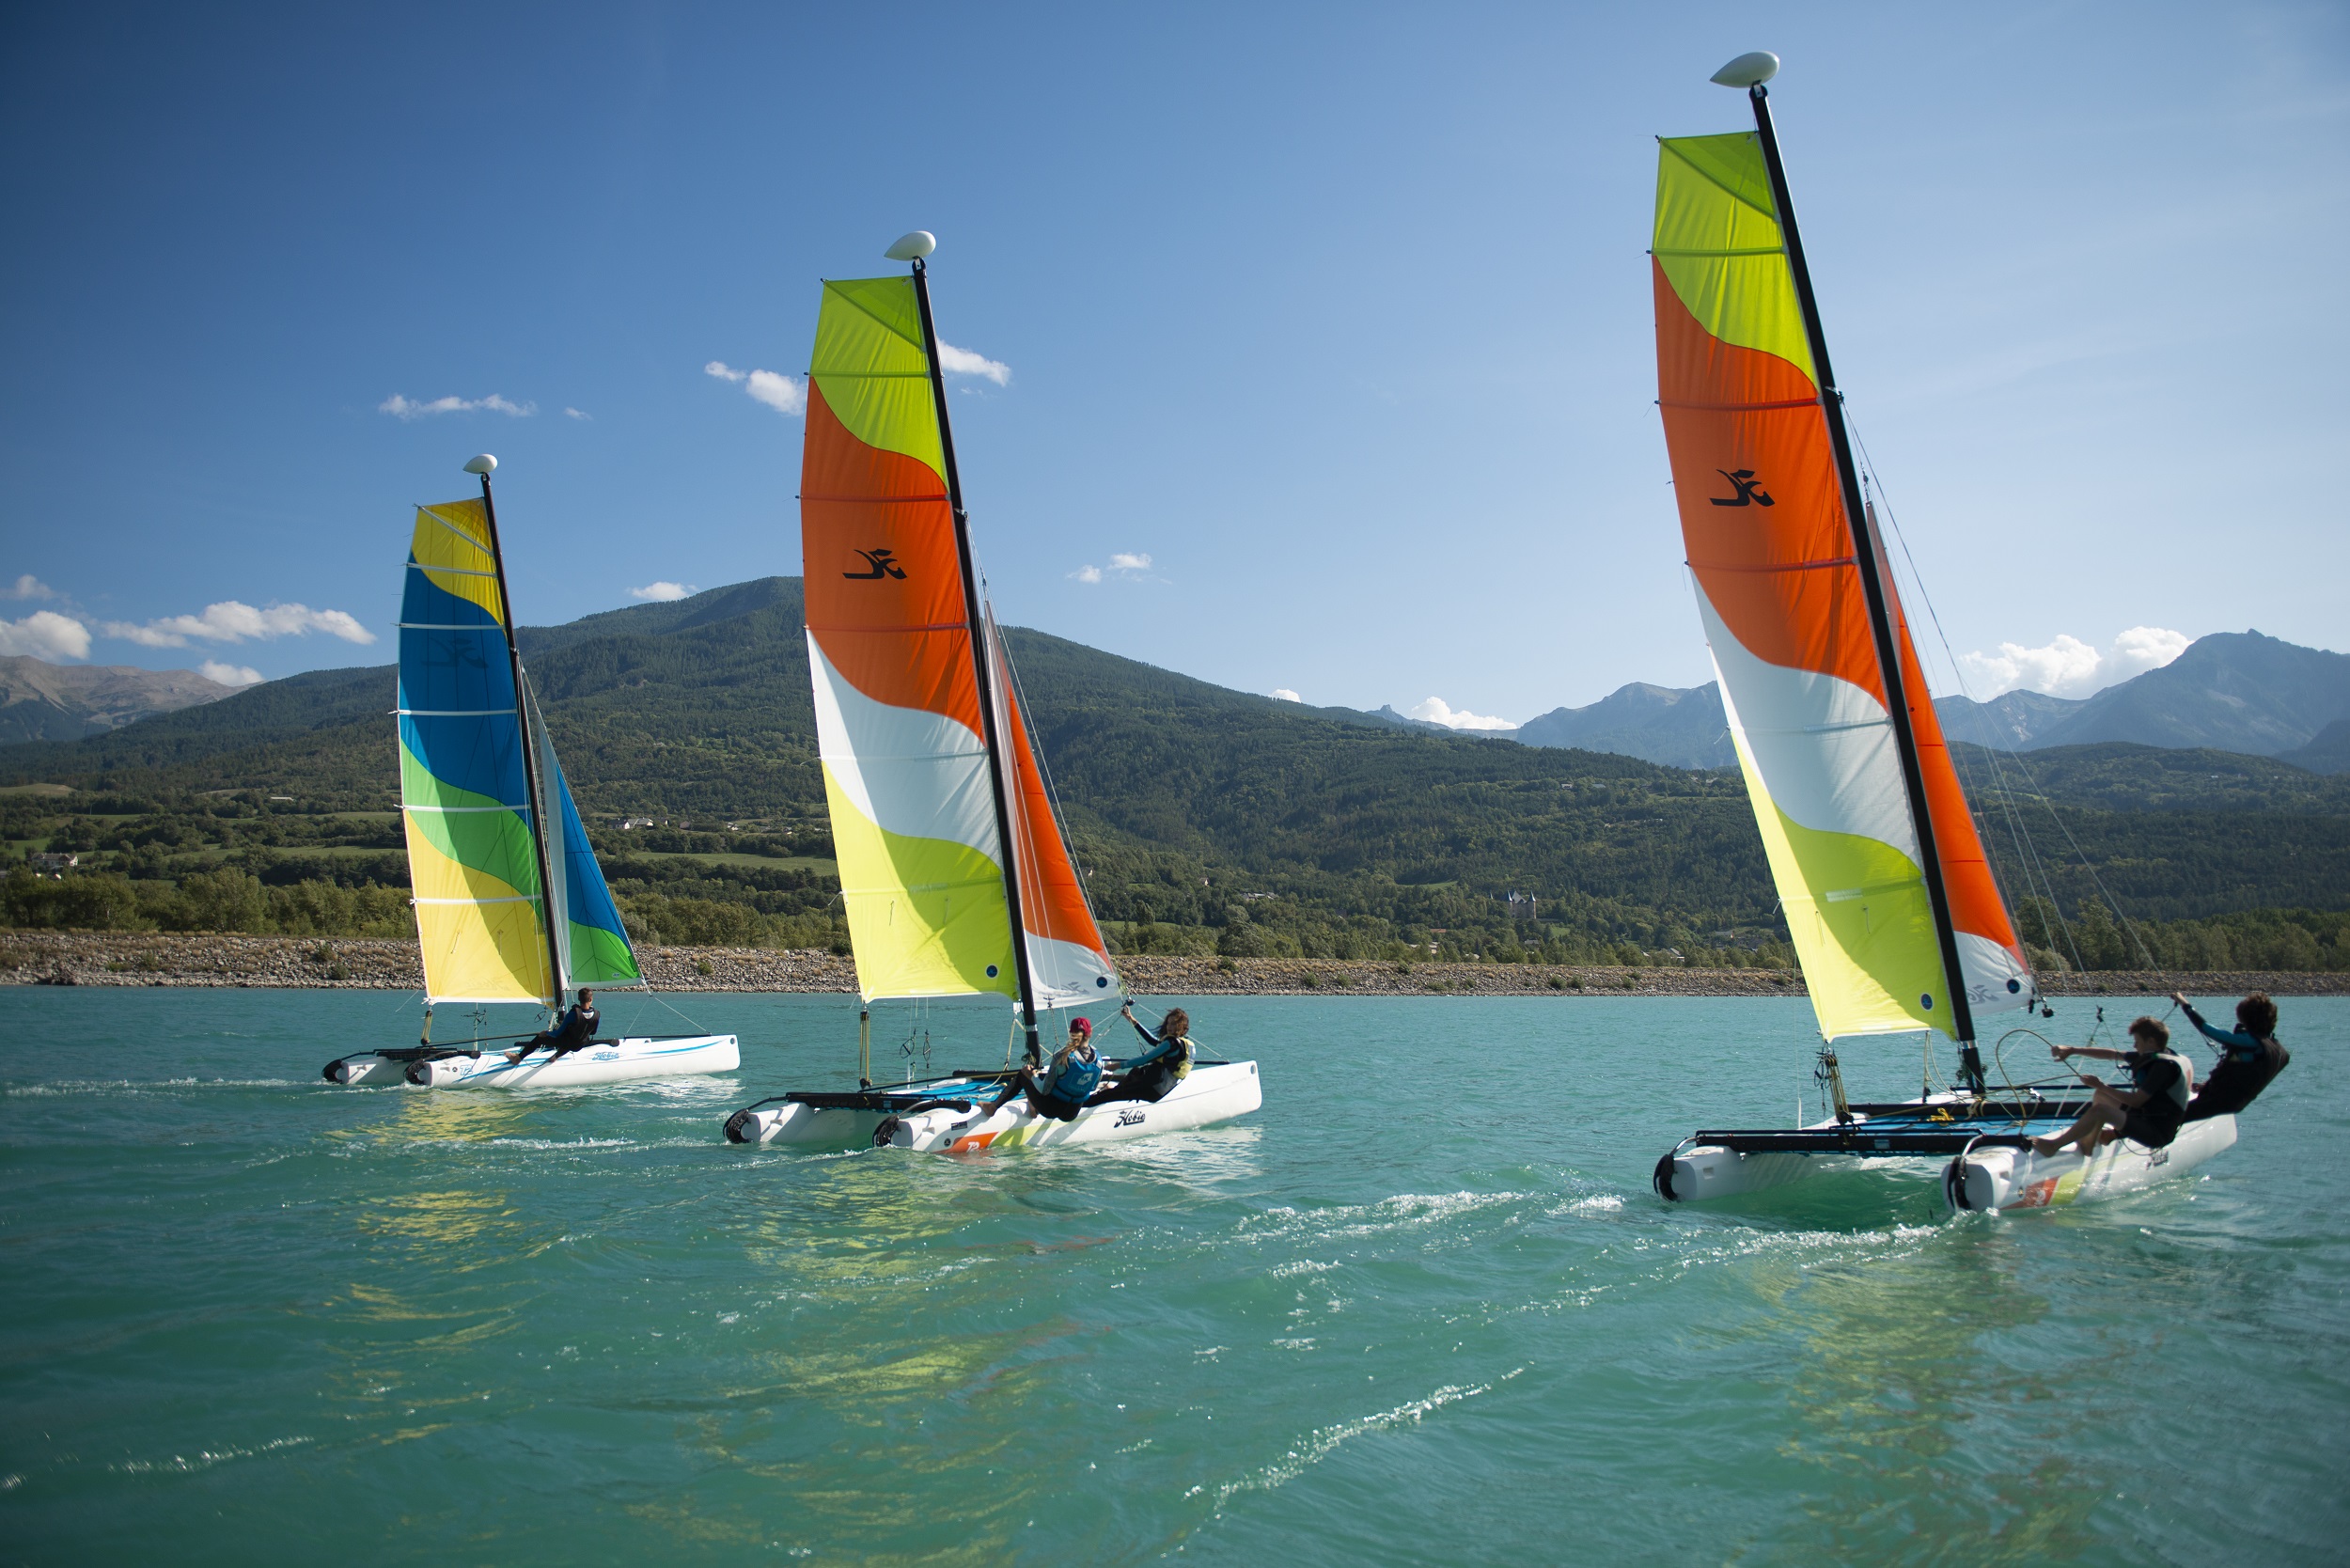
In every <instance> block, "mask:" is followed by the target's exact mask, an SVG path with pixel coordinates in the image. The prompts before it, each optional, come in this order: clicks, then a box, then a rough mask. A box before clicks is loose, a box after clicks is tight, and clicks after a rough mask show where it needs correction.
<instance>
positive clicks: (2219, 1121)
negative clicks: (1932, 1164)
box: [1942, 1116, 2235, 1209]
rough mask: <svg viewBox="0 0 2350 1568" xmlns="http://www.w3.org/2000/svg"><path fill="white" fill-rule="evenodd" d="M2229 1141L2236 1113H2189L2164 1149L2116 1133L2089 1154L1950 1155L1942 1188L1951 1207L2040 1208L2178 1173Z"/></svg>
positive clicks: (2105, 1195)
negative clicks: (2193, 1116) (2201, 1116)
mask: <svg viewBox="0 0 2350 1568" xmlns="http://www.w3.org/2000/svg"><path fill="white" fill-rule="evenodd" d="M2234 1142H2235V1118H2234V1117H2233V1116H2215V1117H2212V1118H2210V1119H2209V1120H2208V1121H2190V1122H2188V1123H2187V1124H2186V1126H2185V1127H2183V1128H2181V1129H2180V1130H2179V1136H2178V1137H2175V1138H2173V1139H2171V1141H2170V1147H2169V1148H2166V1149H2149V1148H2147V1147H2145V1146H2144V1145H2143V1144H2139V1143H2133V1142H2131V1141H2130V1140H2129V1139H2128V1138H2120V1139H2117V1140H2116V1141H2114V1142H2112V1143H2108V1144H2107V1145H2106V1146H2105V1147H2104V1148H2103V1149H2100V1150H2098V1151H2097V1152H2096V1153H2095V1154H2094V1155H2093V1156H2092V1157H2091V1158H2089V1159H2086V1160H2084V1159H2082V1158H2081V1157H2080V1156H2079V1155H2078V1154H2076V1153H2074V1152H2072V1151H2071V1150H2069V1149H2068V1150H2066V1151H2065V1152H2063V1153H2060V1154H2035V1153H2033V1152H2031V1151H2030V1150H2029V1149H1986V1150H1981V1151H1978V1152H1975V1153H1972V1154H1966V1155H1962V1156H1960V1157H1959V1158H1957V1159H1955V1160H1952V1161H1951V1163H1950V1164H1949V1166H1948V1167H1946V1168H1944V1170H1943V1173H1942V1190H1943V1193H1944V1195H1945V1196H1947V1197H1948V1198H1949V1199H1950V1200H1951V1207H1952V1208H1955V1209H2042V1208H2047V1207H2049V1206H2051V1205H2053V1204H2058V1203H2074V1202H2078V1201H2081V1200H2086V1199H2092V1198H2110V1197H2113V1196H2114V1195H2115V1194H2117V1193H2124V1192H2136V1191H2137V1190H2139V1188H2141V1187H2149V1186H2152V1185H2154V1184H2155V1183H2156V1182H2162V1181H2168V1180H2169V1179H2170V1178H2171V1177H2173V1176H2177V1175H2181V1174H2184V1173H2185V1172H2186V1171H2189V1170H2192V1169H2194V1168H2196V1167H2197V1166H2199V1165H2201V1164H2202V1163H2203V1162H2204V1161H2205V1160H2207V1159H2210V1158H2211V1157H2212V1156H2213V1155H2214V1154H2217V1153H2218V1152H2220V1151H2221V1150H2223V1149H2226V1148H2228V1147H2229V1146H2230V1145H2232V1144H2233V1143H2234Z"/></svg>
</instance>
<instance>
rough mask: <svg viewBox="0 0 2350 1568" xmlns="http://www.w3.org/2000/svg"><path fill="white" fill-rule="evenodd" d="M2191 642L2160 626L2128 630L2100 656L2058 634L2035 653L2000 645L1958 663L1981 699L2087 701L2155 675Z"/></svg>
mask: <svg viewBox="0 0 2350 1568" xmlns="http://www.w3.org/2000/svg"><path fill="white" fill-rule="evenodd" d="M2193 640H2194V639H2193V638H2192V637H2189V636H2188V635H2186V633H2184V632H2173V631H2170V630H2167V629H2165V628H2163V627H2160V626H2133V627H2131V628H2130V629H2129V630H2128V631H2126V632H2124V633H2123V634H2122V635H2120V636H2118V637H2115V638H2114V639H2113V646H2112V647H2111V648H2109V649H2107V650H2106V651H2104V652H2102V653H2101V652H2099V651H2097V650H2096V649H2095V648H2094V647H2092V645H2090V644H2088V643H2085V642H2083V641H2082V640H2081V639H2080V638H2078V637H2076V636H2074V635H2071V634H2069V633H2060V634H2058V635H2057V636H2056V637H2055V638H2054V639H2053V640H2052V641H2050V642H2047V643H2045V644H2043V645H2042V646H2040V647H2038V648H2026V647H2025V646H2023V645H2022V644H2021V643H2013V642H2003V643H2001V644H1999V651H1998V652H1996V653H1980V652H1978V653H1962V654H1960V655H1959V659H1958V662H1959V665H1960V666H1961V668H1962V669H1963V670H1964V671H1965V672H1966V674H1967V675H1968V676H1970V677H1972V678H1973V682H1981V683H1982V688H1981V689H1980V690H1979V692H1978V695H1980V696H1982V697H1997V696H1998V695H1999V694H2000V693H2001V692H2009V691H2019V690H2020V691H2030V692H2042V693H2045V694H2046V695H2047V696H2049V697H2087V696H2089V695H2090V694H2091V693H2092V692H2095V691H2101V690H2103V689H2104V688H2106V687H2107V686H2110V685H2113V684H2114V683H2115V682H2121V681H2127V680H2129V679H2130V678H2131V677H2132V676H2134V675H2143V674H2145V673H2146V671H2148V670H2150V669H2160V668H2161V667H2162V666H2165V665H2167V664H2169V663H2170V661H2171V660H2173V659H2175V658H2177V657H2178V656H2179V655H2180V654H2182V653H2184V652H2186V649H2187V644H2188V643H2190V642H2192V641H2193ZM1973 682H1970V683H1973Z"/></svg>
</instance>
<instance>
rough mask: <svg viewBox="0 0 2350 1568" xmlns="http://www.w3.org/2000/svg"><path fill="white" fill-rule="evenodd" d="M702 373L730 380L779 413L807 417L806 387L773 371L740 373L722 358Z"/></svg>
mask: <svg viewBox="0 0 2350 1568" xmlns="http://www.w3.org/2000/svg"><path fill="white" fill-rule="evenodd" d="M702 374H703V375H706V376H715V377H717V378H718V379H719V380H720V381H730V382H732V383H734V384H736V385H737V386H740V387H741V388H742V389H743V390H744V391H745V392H747V393H749V394H750V395H751V396H752V397H753V398H755V399H757V400H759V401H760V402H762V403H765V404H766V405H767V406H768V407H769V408H772V409H774V410H775V411H776V413H777V414H806V413H807V384H806V383H805V382H799V381H794V380H793V379H792V378H791V377H790V376H785V375H778V374H776V372H775V371H773V370H738V369H736V368H734V367H733V366H731V365H729V364H728V363H727V362H726V361H725V360H723V359H713V360H712V361H711V362H710V363H709V364H707V365H705V366H703V367H702Z"/></svg>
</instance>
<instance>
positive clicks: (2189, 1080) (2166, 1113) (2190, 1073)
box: [2127, 1050, 2195, 1122]
mask: <svg viewBox="0 0 2350 1568" xmlns="http://www.w3.org/2000/svg"><path fill="white" fill-rule="evenodd" d="M2164 1060H2167V1061H2169V1062H2170V1065H2171V1066H2173V1067H2175V1068H2177V1069H2178V1074H2177V1076H2175V1077H2174V1078H2172V1079H2171V1081H2170V1086H2169V1087H2168V1088H2166V1089H2165V1090H2163V1091H2162V1093H2161V1094H2160V1095H2158V1096H2154V1097H2151V1098H2149V1099H2148V1100H2147V1102H2146V1104H2145V1105H2143V1106H2141V1107H2139V1108H2140V1109H2142V1110H2144V1111H2145V1112H2146V1114H2147V1115H2148V1116H2149V1117H2151V1118H2153V1119H2154V1120H2155V1121H2170V1122H2178V1121H2184V1120H2186V1105H2187V1101H2188V1100H2189V1099H2191V1098H2192V1097H2193V1096H2194V1092H2195V1064H2194V1063H2193V1062H2190V1061H2188V1060H2187V1059H2186V1058H2185V1057H2183V1056H2181V1055H2179V1053H2178V1052H2176V1051H2170V1050H2164V1051H2156V1052H2154V1054H2153V1055H2152V1056H2147V1057H2140V1056H2139V1055H2137V1054H2135V1053H2133V1054H2132V1055H2131V1057H2130V1058H2129V1061H2128V1063H2127V1065H2128V1067H2129V1070H2130V1081H2131V1082H2132V1083H2133V1084H2135V1085H2138V1086H2139V1087H2141V1088H2143V1087H2144V1085H2145V1074H2146V1073H2147V1071H2148V1070H2149V1069H2151V1068H2152V1067H2153V1066H2154V1063H2155V1062H2158V1061H2164Z"/></svg>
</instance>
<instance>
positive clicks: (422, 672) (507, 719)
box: [399, 499, 642, 1005]
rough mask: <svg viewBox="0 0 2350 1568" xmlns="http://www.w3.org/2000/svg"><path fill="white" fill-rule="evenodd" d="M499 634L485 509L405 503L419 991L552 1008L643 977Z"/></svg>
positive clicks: (407, 799) (409, 819) (402, 716)
mask: <svg viewBox="0 0 2350 1568" xmlns="http://www.w3.org/2000/svg"><path fill="white" fill-rule="evenodd" d="M506 636H507V608H506V604H505V602H504V598H503V596H502V595H501V594H500V592H499V590H498V567H497V558H496V556H495V554H494V543H493V536H492V533H491V530H490V526H489V522H488V517H487V514H486V511H485V510H484V507H483V503H482V502H481V501H479V500H478V499H475V500H465V501H450V502H446V503H443V504H441V505H438V506H430V507H420V508H418V509H417V510H416V529H415V540H414V541H413V542H412V544H411V546H410V548H409V555H408V584H407V589H406V592H405V593H404V594H403V595H402V597H401V601H400V617H399V794H400V815H401V817H402V819H403V820H404V822H405V823H406V826H407V834H408V874H409V882H410V886H412V887H413V889H414V891H415V911H416V933H417V938H418V941H419V943H420V945H421V947H422V949H423V956H424V978H425V994H426V996H427V997H428V998H429V999H431V1000H432V1001H436V1002H442V1001H453V1002H530V1001H536V1002H543V1003H547V1004H549V1005H554V1004H556V1003H557V1002H559V1001H560V999H561V996H562V993H563V992H564V991H566V990H568V989H570V988H571V987H572V986H578V985H591V986H593V985H621V986H625V985H635V984H640V983H642V976H641V975H640V973H639V971H638V969H637V965H636V956H635V952H634V950H633V949H631V948H630V946H629V940H628V934H627V932H626V931H625V930H624V929H623V927H622V926H621V923H620V917H619V910H618V909H617V908H616V907H615V906H614V904H613V902H612V894H611V890H610V889H609V888H608V887H606V886H605V885H604V880H603V870H601V869H600V868H599V867H598V866H597V865H596V857H595V854H594V852H593V851H592V850H590V849H589V848H588V845H587V831H586V829H585V828H584V827H583V826H582V825H581V823H580V820H579V812H578V809H577V808H575V807H574V806H573V805H572V797H571V791H570V790H569V789H568V788H567V787H566V786H565V784H564V781H563V773H562V769H561V767H560V765H559V764H558V763H557V762H556V758H555V749H554V747H553V745H550V744H549V743H548V742H547V739H546V735H545V727H544V726H543V725H540V724H537V723H535V722H534V723H532V724H530V725H528V726H527V727H526V726H525V721H524V709H525V702H524V701H523V700H520V699H519V694H517V693H516V691H515V689H514V670H513V666H512V664H511V663H510V662H509V658H508V655H507V644H506ZM533 715H534V718H535V708H534V709H533ZM525 745H535V747H536V750H537V759H536V760H537V762H538V770H537V771H538V775H539V777H538V783H539V788H540V794H541V795H542V796H543V797H544V801H543V804H542V803H541V802H540V801H536V800H534V799H533V798H532V793H531V770H530V768H529V767H527V766H525V761H524V747H525ZM548 823H552V824H554V826H555V836H554V837H553V838H552V839H549V840H548V841H547V843H546V844H545V846H544V849H545V854H544V855H543V860H544V863H545V865H546V870H547V873H548V874H547V875H546V876H544V877H541V875H540V864H541V860H542V855H541V846H540V839H539V835H540V831H541V824H548ZM550 910H553V911H555V912H556V914H555V917H554V926H553V931H552V939H550V931H549V912H550Z"/></svg>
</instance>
